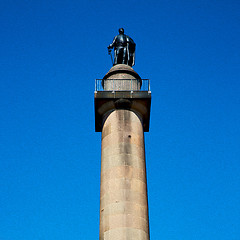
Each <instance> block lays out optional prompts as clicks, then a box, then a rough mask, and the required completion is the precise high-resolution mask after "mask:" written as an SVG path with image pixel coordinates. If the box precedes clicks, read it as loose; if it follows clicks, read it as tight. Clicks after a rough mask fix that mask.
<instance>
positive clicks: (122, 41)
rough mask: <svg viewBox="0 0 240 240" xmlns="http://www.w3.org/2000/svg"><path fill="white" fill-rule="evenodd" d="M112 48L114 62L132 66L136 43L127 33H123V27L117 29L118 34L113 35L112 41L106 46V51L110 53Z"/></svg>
mask: <svg viewBox="0 0 240 240" xmlns="http://www.w3.org/2000/svg"><path fill="white" fill-rule="evenodd" d="M112 48H114V63H113V65H116V64H127V65H129V66H131V67H132V66H133V65H134V64H135V49H136V44H135V43H134V41H133V40H132V39H131V38H130V37H129V36H127V35H125V34H124V29H123V28H120V29H119V35H117V36H115V38H114V39H113V42H112V43H111V44H110V45H109V46H108V52H109V54H111V49H112Z"/></svg>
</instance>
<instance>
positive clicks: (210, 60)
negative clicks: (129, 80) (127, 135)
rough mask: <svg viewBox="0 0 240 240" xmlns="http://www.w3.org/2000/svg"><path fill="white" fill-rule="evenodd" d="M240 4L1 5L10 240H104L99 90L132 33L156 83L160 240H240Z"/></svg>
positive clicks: (2, 191) (1, 167)
mask: <svg viewBox="0 0 240 240" xmlns="http://www.w3.org/2000/svg"><path fill="white" fill-rule="evenodd" d="M239 11H240V2H239V1H237V0H229V1H226V0H218V1H216V0H210V1H207V0H204V1H203V0H199V1H187V0H182V1H180V0H179V1H178V0H172V1H171V0H169V1H166V0H165V1H162V0H160V1H151V0H149V1H142V0H138V1H137V0H128V1H126V0H123V1H109V0H106V1H100V0H99V1H96V0H95V1H91V0H87V1H81V0H76V1H74V0H69V1H65V0H59V1H56V0H53V1H45V0H41V1H39V0H35V1H27V0H22V1H12V0H8V1H5V0H3V1H1V2H0V27H1V31H0V39H1V40H0V90H1V91H0V112H1V115H0V127H1V131H0V171H1V173H0V240H33V239H34V240H55V239H58V240H74V239H81V240H85V239H86V240H89V239H98V231H99V230H98V229H99V195H100V193H99V190H100V154H101V134H100V133H95V132H94V130H95V129H94V101H93V93H94V80H95V79H96V78H102V77H103V76H104V75H105V73H106V72H107V71H108V70H109V68H110V67H111V60H110V57H109V56H108V54H107V46H108V44H109V43H111V41H112V39H113V37H114V36H115V35H116V34H117V31H118V28H120V27H124V28H125V32H126V34H128V35H130V36H131V37H132V38H133V39H134V41H135V42H136V44H137V49H136V66H134V69H135V71H137V72H138V73H139V75H140V76H141V77H142V78H150V80H151V90H152V108H151V120H150V132H149V133H146V134H145V141H146V161H147V178H148V193H149V214H150V236H151V239H157V240H160V239H164V240H193V239H194V240H209V239H211V240H213V239H217V240H239V239H240V228H239V223H240V174H239V172H240V163H239V160H240V124H239V122H240V121H239V119H240V97H239V93H240V83H239V81H240V48H239V42H240V28H239V25H240V15H239Z"/></svg>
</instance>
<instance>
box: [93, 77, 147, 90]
mask: <svg viewBox="0 0 240 240" xmlns="http://www.w3.org/2000/svg"><path fill="white" fill-rule="evenodd" d="M103 81H105V83H106V82H108V87H104V86H103ZM120 81H121V88H119V82H120ZM124 83H126V84H124ZM109 84H110V86H109ZM136 84H137V87H136ZM124 85H125V86H126V88H125V87H124ZM122 89H124V90H122ZM126 89H127V90H126ZM99 91H104V92H106V91H111V92H115V91H131V92H136V91H141V92H142V91H147V92H150V91H151V90H150V80H149V79H141V80H137V79H121V80H120V79H107V80H103V79H96V80H95V92H99Z"/></svg>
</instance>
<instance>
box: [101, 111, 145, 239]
mask: <svg viewBox="0 0 240 240" xmlns="http://www.w3.org/2000/svg"><path fill="white" fill-rule="evenodd" d="M100 194H101V196H100V240H149V225H148V202H147V183H146V167H145V150H144V132H143V126H142V121H141V118H140V117H139V116H137V114H136V113H134V112H132V111H129V110H114V111H113V112H112V113H111V114H110V115H109V116H108V117H107V119H106V121H105V123H104V125H103V129H102V156H101V193H100Z"/></svg>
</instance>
